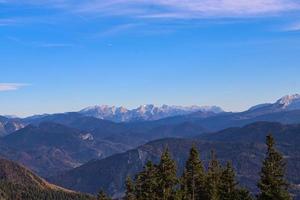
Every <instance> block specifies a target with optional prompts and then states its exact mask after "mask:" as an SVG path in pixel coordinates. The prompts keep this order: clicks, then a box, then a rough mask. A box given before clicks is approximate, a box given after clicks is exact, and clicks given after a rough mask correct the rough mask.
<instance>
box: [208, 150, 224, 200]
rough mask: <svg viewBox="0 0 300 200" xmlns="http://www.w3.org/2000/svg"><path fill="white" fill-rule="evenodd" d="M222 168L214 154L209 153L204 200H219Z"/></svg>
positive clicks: (212, 152)
mask: <svg viewBox="0 0 300 200" xmlns="http://www.w3.org/2000/svg"><path fill="white" fill-rule="evenodd" d="M221 174H222V168H221V165H220V163H219V161H218V160H217V158H216V155H215V152H214V151H211V160H210V162H209V165H208V171H207V177H206V197H205V200H220V194H219V184H220V179H221Z"/></svg>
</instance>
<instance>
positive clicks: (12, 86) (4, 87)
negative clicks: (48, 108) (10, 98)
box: [0, 83, 28, 92]
mask: <svg viewBox="0 0 300 200" xmlns="http://www.w3.org/2000/svg"><path fill="white" fill-rule="evenodd" d="M25 86H28V84H24V83H0V92H4V91H12V90H18V89H20V88H22V87H25Z"/></svg>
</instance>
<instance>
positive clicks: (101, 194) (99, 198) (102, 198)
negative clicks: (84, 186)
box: [97, 190, 111, 200]
mask: <svg viewBox="0 0 300 200" xmlns="http://www.w3.org/2000/svg"><path fill="white" fill-rule="evenodd" d="M97 200H111V199H110V198H109V197H108V196H107V195H106V194H105V192H104V191H103V190H101V191H100V192H99V193H98V195H97Z"/></svg>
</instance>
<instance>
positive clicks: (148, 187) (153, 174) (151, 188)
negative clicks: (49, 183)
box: [135, 161, 159, 200]
mask: <svg viewBox="0 0 300 200" xmlns="http://www.w3.org/2000/svg"><path fill="white" fill-rule="evenodd" d="M158 178H159V175H158V167H157V166H155V165H153V163H152V162H151V161H148V162H147V164H146V166H145V168H144V171H142V172H141V173H140V174H138V176H137V177H136V184H135V190H136V198H137V199H138V200H152V199H156V198H157V196H158V194H157V191H158V190H159V189H158V187H159V186H158Z"/></svg>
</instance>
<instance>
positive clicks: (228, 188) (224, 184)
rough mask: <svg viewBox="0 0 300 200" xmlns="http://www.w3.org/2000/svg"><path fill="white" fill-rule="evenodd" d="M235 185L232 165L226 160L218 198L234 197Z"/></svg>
mask: <svg viewBox="0 0 300 200" xmlns="http://www.w3.org/2000/svg"><path fill="white" fill-rule="evenodd" d="M237 185H238V183H237V182H236V180H235V172H234V169H233V168H232V165H231V164H230V163H229V162H227V164H226V167H225V169H224V170H223V171H222V174H221V179H220V184H219V194H220V200H232V199H234V197H235V195H237V188H236V186H237Z"/></svg>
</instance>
